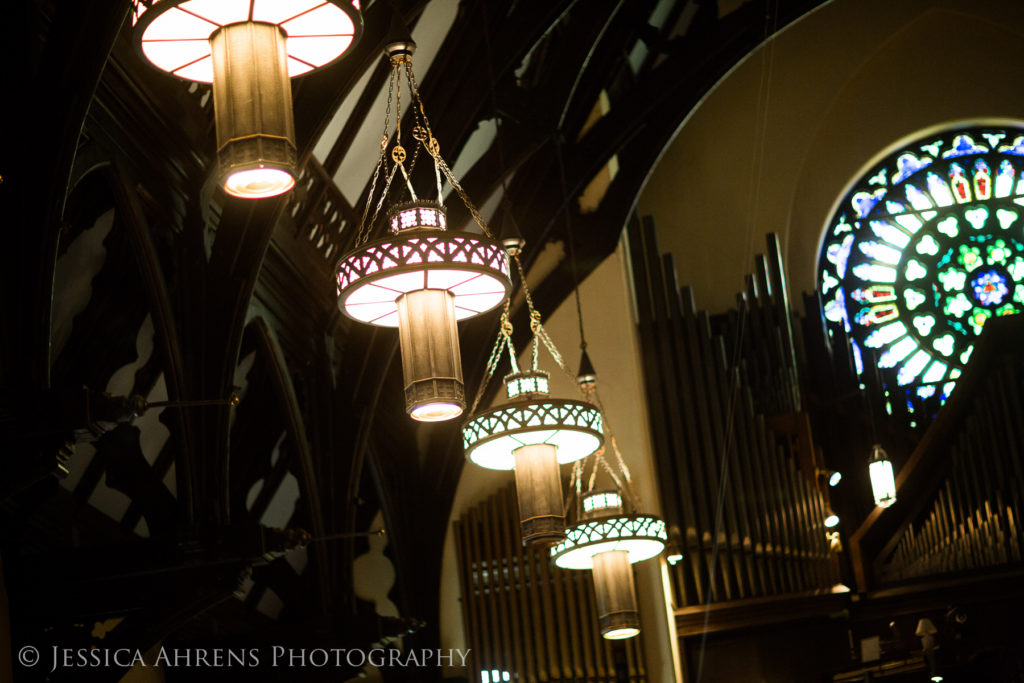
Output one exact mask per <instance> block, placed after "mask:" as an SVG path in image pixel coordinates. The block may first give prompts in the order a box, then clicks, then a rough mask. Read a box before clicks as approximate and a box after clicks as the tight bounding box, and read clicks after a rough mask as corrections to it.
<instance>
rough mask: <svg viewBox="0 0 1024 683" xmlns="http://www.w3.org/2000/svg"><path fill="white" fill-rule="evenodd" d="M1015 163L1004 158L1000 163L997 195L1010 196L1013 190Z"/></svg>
mask: <svg viewBox="0 0 1024 683" xmlns="http://www.w3.org/2000/svg"><path fill="white" fill-rule="evenodd" d="M1013 175H1014V172H1013V164H1011V163H1010V161H1009V160H1008V159H1003V161H1002V162H1001V163H1000V164H999V175H997V176H996V197H1000V198H1002V197H1009V196H1010V194H1011V193H1012V192H1013Z"/></svg>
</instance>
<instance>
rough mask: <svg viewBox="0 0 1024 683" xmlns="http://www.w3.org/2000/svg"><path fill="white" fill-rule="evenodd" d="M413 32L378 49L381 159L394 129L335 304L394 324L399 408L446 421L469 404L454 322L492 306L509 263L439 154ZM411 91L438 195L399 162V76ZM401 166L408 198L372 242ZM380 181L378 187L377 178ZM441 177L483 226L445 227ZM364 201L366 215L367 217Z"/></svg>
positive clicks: (402, 156) (502, 292) (340, 272)
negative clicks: (419, 188) (381, 57)
mask: <svg viewBox="0 0 1024 683" xmlns="http://www.w3.org/2000/svg"><path fill="white" fill-rule="evenodd" d="M415 47H416V46H415V44H414V43H412V42H411V41H402V42H398V43H392V44H391V45H389V46H388V47H387V49H386V50H385V54H386V55H387V57H388V59H389V60H390V63H391V67H392V75H391V82H390V91H389V99H388V115H387V120H386V121H385V130H390V128H389V126H390V123H391V122H390V116H391V105H392V99H396V100H397V102H396V103H395V121H394V131H393V133H392V134H391V135H392V136H393V137H394V140H395V143H394V145H393V146H392V147H391V154H390V157H391V162H392V163H391V166H390V168H388V160H387V149H388V146H389V142H390V139H391V136H389V135H385V136H384V137H383V139H382V140H381V154H380V157H379V159H378V162H377V168H376V170H375V172H374V175H373V181H372V184H371V186H370V192H369V195H368V197H367V203H366V208H365V210H364V212H363V219H362V223H361V225H360V228H359V233H358V235H357V239H356V247H355V248H354V249H353V250H352V251H350V252H349V253H348V254H346V255H345V256H343V257H342V258H341V261H340V262H339V263H338V266H337V271H336V275H337V283H338V307H339V308H340V309H341V311H342V312H343V313H344V314H345V315H347V316H348V317H350V318H352V319H354V320H358V321H360V322H364V323H368V324H371V325H377V326H381V327H397V328H398V337H399V343H400V348H401V353H402V370H403V377H404V385H405V403H406V411H407V412H408V413H409V415H410V416H411V417H412V418H413V419H416V420H420V421H422V422H437V421H441V420H450V419H452V418H454V417H457V416H458V415H460V414H462V412H463V411H464V410H465V408H466V398H465V387H464V385H463V381H462V361H461V357H460V352H459V338H458V328H457V325H456V323H457V321H459V320H463V319H465V318H469V317H472V316H475V315H478V314H480V313H484V312H485V311H489V310H491V309H493V308H494V307H496V306H498V305H499V304H501V303H502V302H503V301H506V300H507V299H508V293H509V290H510V289H511V287H512V283H511V281H510V280H509V263H508V256H507V255H506V253H505V251H504V249H503V248H502V246H501V244H499V243H498V242H497V241H496V240H495V239H494V238H493V237H491V235H490V231H489V230H488V228H487V225H486V223H485V222H484V221H483V219H482V218H481V216H480V214H479V212H478V211H477V210H476V208H475V207H474V206H473V204H472V203H471V202H470V201H469V198H468V197H467V196H466V194H465V192H464V191H463V190H462V187H461V186H460V185H459V183H458V181H457V180H456V179H455V177H454V176H453V175H452V173H451V170H450V169H449V168H448V165H447V164H446V163H445V161H444V159H443V158H442V157H441V154H440V151H439V145H438V143H437V140H436V139H434V136H433V134H432V133H431V131H430V124H429V122H428V121H427V117H426V114H425V112H424V109H423V103H422V101H421V100H420V95H419V90H418V88H417V86H416V80H415V78H414V77H413V74H412V54H413V52H414V51H415ZM403 71H404V76H405V78H406V81H407V83H408V85H409V92H410V93H411V98H412V106H411V107H410V110H411V111H412V114H413V118H414V119H415V126H413V128H412V131H411V133H412V138H413V142H412V145H413V146H417V147H416V152H415V153H414V155H413V158H412V161H411V163H412V164H414V163H415V159H416V154H418V152H419V150H420V149H423V150H425V151H426V153H427V154H428V155H429V157H430V158H431V159H432V160H433V164H434V175H435V179H436V181H437V200H436V201H431V200H427V199H421V198H419V197H418V196H417V195H416V192H415V190H414V189H413V186H412V180H411V177H410V174H411V172H412V168H411V166H410V167H409V168H407V167H406V164H405V162H406V156H407V155H406V150H405V147H403V145H402V141H403V140H402V129H401V111H402V104H401V81H402V76H403ZM399 171H400V172H401V175H402V177H403V178H404V180H405V186H406V187H407V189H408V193H409V197H410V199H409V200H408V201H405V202H401V203H398V204H394V205H392V206H391V207H390V208H389V210H388V211H387V214H386V216H387V220H386V223H387V226H388V232H389V234H388V236H386V237H383V238H380V239H377V240H374V241H369V236H370V231H371V229H372V226H373V221H374V220H376V218H377V215H378V212H379V210H380V208H381V206H382V205H383V204H384V201H385V199H387V197H388V192H389V190H390V188H391V182H392V180H393V179H394V178H395V176H396V174H397V173H398V172H399ZM381 176H383V177H384V179H385V180H384V184H383V189H382V191H381V193H380V195H379V197H378V196H377V192H376V189H377V182H378V179H379V178H380V177H381ZM442 177H444V178H445V179H447V180H448V182H449V183H450V184H451V186H452V187H453V188H454V189H455V190H456V192H457V193H458V195H459V197H460V198H461V199H462V201H463V202H464V203H465V204H466V207H467V208H468V209H469V212H470V214H471V215H472V216H473V218H474V220H475V221H476V223H477V225H478V226H479V227H480V229H481V231H482V232H483V234H477V233H471V232H462V231H454V230H448V224H447V216H446V213H445V207H444V204H443V203H442V200H443V195H442V193H441V182H442ZM371 204H375V206H376V209H375V210H374V213H373V217H372V218H371V219H370V221H369V222H367V216H368V215H369V209H370V206H371Z"/></svg>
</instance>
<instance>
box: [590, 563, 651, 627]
mask: <svg viewBox="0 0 1024 683" xmlns="http://www.w3.org/2000/svg"><path fill="white" fill-rule="evenodd" d="M593 561H594V592H595V593H596V594H597V612H598V624H599V626H600V627H601V635H602V636H604V637H605V638H607V639H608V640H622V639H624V638H632V637H633V636H635V635H637V634H638V633H640V612H639V610H638V608H637V605H636V589H635V588H634V586H633V567H632V565H630V563H629V553H627V552H626V551H625V550H612V551H609V552H604V553H598V554H597V555H594V560H593Z"/></svg>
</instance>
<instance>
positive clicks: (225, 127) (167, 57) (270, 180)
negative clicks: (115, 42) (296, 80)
mask: <svg viewBox="0 0 1024 683" xmlns="http://www.w3.org/2000/svg"><path fill="white" fill-rule="evenodd" d="M132 4H133V10H132V25H133V26H134V36H135V44H136V47H137V48H138V50H139V52H140V53H141V54H142V55H143V56H144V57H145V58H146V59H147V60H148V61H149V62H150V63H152V64H153V65H154V66H156V67H157V68H158V69H161V70H163V71H166V72H168V73H170V74H172V75H174V76H177V77H179V78H182V79H185V80H188V81H198V82H200V83H212V84H213V112H214V121H215V123H216V129H217V159H218V164H219V177H220V181H221V184H222V186H223V187H224V190H225V191H226V192H227V193H228V194H230V195H233V196H235V197H243V198H248V199H255V198H260V197H272V196H274V195H278V194H281V193H283V192H287V191H288V190H290V189H291V188H292V186H293V185H294V184H295V165H296V150H295V125H294V120H293V115H292V93H291V81H290V78H292V77H294V76H300V75H302V74H305V73H309V72H310V71H313V70H314V69H319V68H321V67H324V66H326V65H328V64H330V63H331V62H333V61H334V60H336V59H337V58H338V57H340V56H341V55H343V54H344V53H345V52H347V51H348V50H349V48H350V47H351V46H352V45H353V44H354V43H355V41H356V40H358V39H359V36H360V34H361V33H362V28H363V19H362V14H361V12H360V9H359V7H360V0H328V1H325V0H132Z"/></svg>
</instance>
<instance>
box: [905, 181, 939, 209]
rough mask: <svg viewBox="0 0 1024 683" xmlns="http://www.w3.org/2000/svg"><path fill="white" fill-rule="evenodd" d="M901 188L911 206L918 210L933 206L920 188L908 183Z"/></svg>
mask: <svg viewBox="0 0 1024 683" xmlns="http://www.w3.org/2000/svg"><path fill="white" fill-rule="evenodd" d="M903 188H904V192H906V193H907V199H909V200H910V204H911V206H913V207H914V208H915V209H917V210H918V211H923V210H924V209H930V208H932V207H933V206H935V205H934V204H932V200H931V199H929V198H928V195H926V194H925V193H924V192H921V190H919V189H917V188H916V187H914V186H913V185H911V184H910V183H907V184H906V185H904V186H903Z"/></svg>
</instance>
